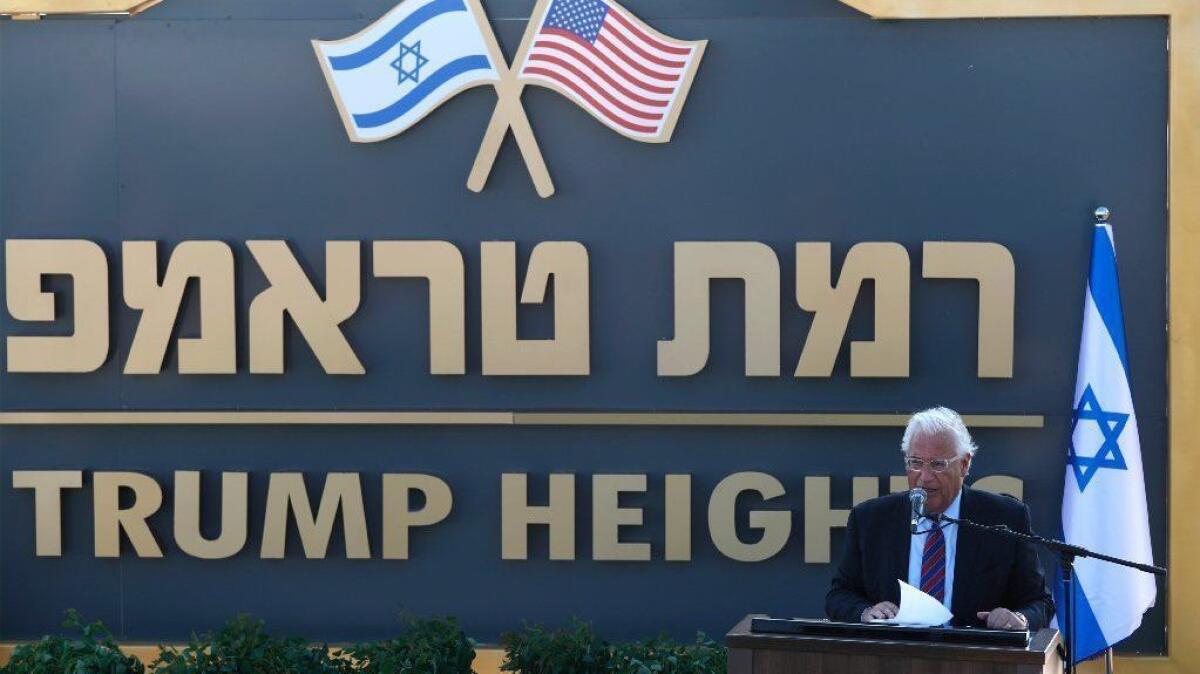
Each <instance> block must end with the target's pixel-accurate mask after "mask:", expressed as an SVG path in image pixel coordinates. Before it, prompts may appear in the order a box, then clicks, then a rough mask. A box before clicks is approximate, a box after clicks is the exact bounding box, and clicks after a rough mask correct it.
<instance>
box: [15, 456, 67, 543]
mask: <svg viewBox="0 0 1200 674" xmlns="http://www.w3.org/2000/svg"><path fill="white" fill-rule="evenodd" d="M12 480H13V489H32V490H33V523H34V547H35V548H36V550H37V556H38V557H61V556H62V491H63V490H64V489H79V488H80V487H82V486H83V471H82V470H14V471H13V476H12Z"/></svg>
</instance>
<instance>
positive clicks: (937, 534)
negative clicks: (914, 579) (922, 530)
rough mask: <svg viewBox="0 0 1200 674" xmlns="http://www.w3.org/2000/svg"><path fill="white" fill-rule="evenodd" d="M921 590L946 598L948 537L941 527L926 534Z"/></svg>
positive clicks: (933, 595)
mask: <svg viewBox="0 0 1200 674" xmlns="http://www.w3.org/2000/svg"><path fill="white" fill-rule="evenodd" d="M921 591H922V592H924V593H925V594H928V595H929V596H931V597H933V598H934V599H936V600H938V601H942V600H943V599H945V598H946V537H945V536H943V535H942V529H941V528H940V527H937V528H934V529H933V530H932V531H930V532H929V534H928V535H926V536H925V554H924V555H923V556H922V558H921Z"/></svg>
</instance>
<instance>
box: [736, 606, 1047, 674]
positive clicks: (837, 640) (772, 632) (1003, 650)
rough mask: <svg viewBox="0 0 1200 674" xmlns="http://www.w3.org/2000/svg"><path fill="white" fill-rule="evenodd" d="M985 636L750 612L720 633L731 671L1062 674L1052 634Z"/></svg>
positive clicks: (740, 673) (765, 673) (973, 632)
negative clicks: (1008, 637)
mask: <svg viewBox="0 0 1200 674" xmlns="http://www.w3.org/2000/svg"><path fill="white" fill-rule="evenodd" d="M789 623H790V624H789ZM984 632H987V630H956V629H951V628H934V629H914V628H897V627H890V628H888V627H882V626H877V625H854V624H850V623H830V622H828V621H816V620H794V621H788V620H773V619H770V618H767V617H766V616H761V615H748V616H746V617H745V618H743V619H742V621H741V622H739V623H738V624H737V625H736V626H734V628H733V629H732V630H730V632H729V634H727V635H725V645H726V647H727V648H728V649H729V674H799V673H808V672H814V673H816V672H820V673H830V672H853V673H855V674H867V673H869V672H880V673H881V674H882V673H888V674H890V673H891V672H904V673H905V674H926V673H928V674H935V673H936V674H960V673H961V674H1061V672H1062V660H1061V658H1060V657H1059V654H1058V631H1057V630H1053V629H1041V630H1038V631H1037V632H1036V633H1034V634H1032V635H1029V638H1028V640H1027V643H1026V634H1025V633H1016V634H1020V637H1019V642H1020V643H1014V642H1011V641H1010V642H1009V643H1006V644H1002V643H999V641H998V640H997V639H995V638H992V639H989V638H988V635H986V634H983V633H984ZM993 636H994V637H1001V640H1002V638H1003V637H1002V635H993ZM1014 636H1015V634H1014ZM989 641H990V642H991V643H988V642H989Z"/></svg>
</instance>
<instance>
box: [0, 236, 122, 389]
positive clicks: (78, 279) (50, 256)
mask: <svg viewBox="0 0 1200 674" xmlns="http://www.w3.org/2000/svg"><path fill="white" fill-rule="evenodd" d="M4 264H5V268H6V272H5V283H6V284H7V292H6V293H5V296H6V301H7V304H8V313H9V314H11V315H12V317H13V318H15V319H16V320H18V321H43V322H53V321H54V320H55V307H54V293H50V292H42V277H43V276H52V275H56V274H60V275H67V276H70V277H71V283H72V286H73V293H74V296H75V302H74V304H75V306H74V307H72V310H71V311H72V315H73V316H74V322H75V332H74V334H72V335H70V336H69V337H51V336H45V335H43V336H37V337H28V336H17V335H13V336H10V337H8V341H7V347H8V371H9V372H93V371H95V370H98V369H99V368H100V366H101V365H103V364H104V360H105V359H106V358H107V357H108V258H106V257H105V255H104V251H103V250H102V249H101V248H100V246H98V245H96V244H95V243H93V242H91V241H84V240H80V239H9V240H7V241H5V242H4Z"/></svg>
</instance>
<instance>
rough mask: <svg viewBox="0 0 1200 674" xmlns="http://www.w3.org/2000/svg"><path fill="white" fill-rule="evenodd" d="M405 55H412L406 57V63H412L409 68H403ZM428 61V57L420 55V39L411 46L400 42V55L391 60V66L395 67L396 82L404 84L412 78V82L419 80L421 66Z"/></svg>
mask: <svg viewBox="0 0 1200 674" xmlns="http://www.w3.org/2000/svg"><path fill="white" fill-rule="evenodd" d="M405 56H412V58H411V59H408V63H410V64H411V65H412V67H410V68H405V67H404V64H405V59H404V57H405ZM426 63H429V59H428V58H426V57H424V56H421V41H420V40H417V41H416V43H415V44H413V45H412V46H409V45H406V44H404V43H403V42H401V43H400V55H399V56H397V57H396V60H394V61H392V67H393V68H395V69H396V72H397V73H398V74H397V78H398V79H397V80H396V84H404V82H405V81H407V80H412V81H413V83H417V82H420V81H421V66H423V65H425V64H426Z"/></svg>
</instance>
